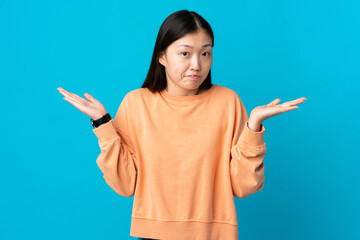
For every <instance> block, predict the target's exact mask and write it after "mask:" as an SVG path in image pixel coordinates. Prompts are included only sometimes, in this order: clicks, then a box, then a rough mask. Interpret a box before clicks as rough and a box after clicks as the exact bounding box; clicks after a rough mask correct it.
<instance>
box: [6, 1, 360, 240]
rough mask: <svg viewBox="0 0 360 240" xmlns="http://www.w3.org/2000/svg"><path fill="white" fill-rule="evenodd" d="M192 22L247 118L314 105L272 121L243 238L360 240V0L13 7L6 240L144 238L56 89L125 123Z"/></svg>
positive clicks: (87, 128)
mask: <svg viewBox="0 0 360 240" xmlns="http://www.w3.org/2000/svg"><path fill="white" fill-rule="evenodd" d="M180 2H181V3H180ZM181 9H188V10H192V11H196V12H197V13H199V14H200V15H202V16H203V17H204V18H205V19H206V20H207V21H208V22H209V23H210V25H211V26H212V28H213V31H214V34H215V45H214V50H213V51H214V52H213V53H214V60H213V66H212V76H213V83H215V84H220V85H222V86H226V87H229V88H231V89H233V90H235V91H236V92H237V93H238V95H239V96H240V97H241V99H242V100H243V102H244V104H245V106H246V108H247V111H248V113H250V112H251V110H252V109H253V108H255V107H256V106H260V105H265V104H267V103H269V102H271V101H272V100H274V99H276V98H280V99H281V102H280V103H283V102H286V101H290V100H294V99H297V98H300V97H306V98H307V99H308V100H307V101H305V103H303V104H300V105H299V107H300V108H299V109H295V110H292V111H290V112H286V113H283V114H281V115H278V116H274V117H272V118H270V119H267V120H265V121H264V122H263V124H264V126H265V128H266V132H265V137H264V138H265V142H266V143H267V154H266V156H265V159H264V163H265V178H266V180H265V185H264V188H263V189H262V190H261V191H259V192H257V193H255V194H253V195H250V196H249V197H247V198H242V199H239V198H235V199H236V207H237V214H238V221H239V239H277V240H281V239H284V240H285V239H286V240H288V239H299V240H303V239H360V230H359V229H360V217H359V216H360V215H359V214H360V211H359V205H358V204H359V202H360V201H359V200H360V197H359V183H358V180H359V178H358V177H357V176H358V175H359V174H358V172H359V170H358V169H359V166H360V164H359V160H360V159H359V154H358V152H357V149H359V144H358V143H359V140H358V137H359V127H358V124H357V121H358V120H359V104H358V101H359V98H358V94H356V92H359V80H360V74H359V66H360V61H359V56H360V47H359V43H360V32H359V29H360V14H359V13H360V4H359V1H355V0H354V1H344V0H342V1H340V0H338V1H329V0H321V1H320V0H302V1H300V0H299V1H289V0H282V1H279V0H277V1H266V0H254V1H196V2H194V1H178V2H175V3H170V2H169V1H152V2H149V1H128V2H125V1H76V0H71V1H63V0H62V1H36V0H32V1H14V0H13V1H10V0H0V34H1V35H0V79H1V87H0V98H1V110H2V111H1V125H2V127H1V133H2V134H1V135H2V137H1V153H2V156H1V168H0V169H1V172H0V180H1V181H0V182H1V185H0V187H1V189H0V190H1V191H0V201H1V205H0V206H1V209H0V211H1V213H0V228H1V229H0V239H106V238H108V239H135V238H133V237H130V236H129V232H130V223H131V210H132V201H133V197H131V198H126V197H121V196H119V195H117V194H116V193H115V192H114V191H113V190H112V189H111V188H110V187H109V186H108V185H106V182H105V180H104V179H103V177H102V173H101V171H100V169H99V168H98V166H97V165H96V162H95V161H96V158H97V156H98V155H99V154H100V148H99V146H98V141H97V138H96V136H95V134H94V133H93V131H92V129H93V128H92V126H91V124H90V120H89V119H90V118H89V117H88V116H86V115H85V114H83V113H81V112H80V111H79V110H78V109H76V108H75V107H74V106H73V105H71V104H70V103H69V102H67V101H65V100H63V95H61V94H60V93H59V92H58V90H57V89H56V88H57V87H62V88H64V89H66V90H68V91H70V92H73V93H76V94H78V95H79V96H81V97H84V95H83V94H84V93H86V92H88V93H90V94H92V95H93V96H94V97H95V98H96V99H98V100H99V101H101V102H102V103H103V104H104V106H106V108H107V110H108V112H110V114H112V115H113V116H114V115H115V113H116V110H117V108H118V107H119V104H120V103H121V101H122V99H123V97H124V96H125V94H126V93H127V92H129V91H131V90H133V89H136V88H139V87H141V85H142V83H143V81H144V80H145V76H146V73H147V71H148V68H149V65H150V60H151V56H152V51H153V48H154V44H155V40H156V36H157V33H158V30H159V28H160V25H161V23H162V21H163V20H164V19H165V18H166V17H167V16H168V15H170V14H171V13H173V12H175V11H177V10H181Z"/></svg>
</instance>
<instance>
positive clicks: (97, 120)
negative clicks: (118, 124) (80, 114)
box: [90, 113, 111, 128]
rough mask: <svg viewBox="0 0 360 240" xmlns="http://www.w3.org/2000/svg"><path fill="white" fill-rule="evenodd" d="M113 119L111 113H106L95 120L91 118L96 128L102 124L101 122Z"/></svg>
mask: <svg viewBox="0 0 360 240" xmlns="http://www.w3.org/2000/svg"><path fill="white" fill-rule="evenodd" d="M110 120H111V116H110V114H109V113H107V114H105V115H104V116H102V117H101V118H98V119H96V120H93V119H92V118H91V119H90V122H91V125H92V126H93V127H94V128H97V127H98V126H100V125H101V124H104V123H107V122H109V121H110Z"/></svg>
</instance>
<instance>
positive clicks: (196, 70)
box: [159, 29, 213, 96]
mask: <svg viewBox="0 0 360 240" xmlns="http://www.w3.org/2000/svg"><path fill="white" fill-rule="evenodd" d="M211 43H212V39H211V37H210V36H209V35H208V34H207V32H206V31H204V30H202V29H201V30H198V31H197V32H195V33H191V34H187V35H185V36H184V37H182V38H180V39H178V40H176V41H175V42H173V43H172V44H171V45H169V46H168V48H167V49H166V51H165V54H164V53H161V54H160V58H159V62H160V64H161V65H163V66H164V67H165V72H166V80H167V87H166V90H167V91H168V92H169V93H170V94H172V95H179V96H188V95H194V94H196V93H197V91H198V88H199V86H200V85H201V83H202V82H203V81H204V80H205V79H206V77H207V75H208V73H209V71H210V68H211V64H212V58H213V57H212V44H211ZM191 75H198V76H199V77H197V78H196V77H190V76H191Z"/></svg>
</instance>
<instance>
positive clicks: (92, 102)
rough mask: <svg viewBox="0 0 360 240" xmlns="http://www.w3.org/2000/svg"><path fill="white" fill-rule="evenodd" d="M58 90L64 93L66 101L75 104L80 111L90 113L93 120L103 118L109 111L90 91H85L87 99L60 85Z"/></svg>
mask: <svg viewBox="0 0 360 240" xmlns="http://www.w3.org/2000/svg"><path fill="white" fill-rule="evenodd" d="M57 90H59V92H60V93H61V94H62V95H64V96H65V97H64V98H63V99H65V100H66V101H68V102H69V103H71V104H72V105H74V107H76V108H77V109H79V110H80V112H82V113H84V114H86V115H88V116H89V117H91V118H92V119H93V120H96V119H98V118H101V117H102V116H104V115H105V114H106V113H107V111H106V108H105V107H104V105H102V104H101V102H99V101H98V100H96V99H95V98H94V97H93V96H91V95H90V94H88V93H85V94H84V96H85V98H86V99H84V98H81V97H79V96H78V95H76V94H75V93H71V92H68V91H66V90H65V89H63V88H61V87H58V88H57Z"/></svg>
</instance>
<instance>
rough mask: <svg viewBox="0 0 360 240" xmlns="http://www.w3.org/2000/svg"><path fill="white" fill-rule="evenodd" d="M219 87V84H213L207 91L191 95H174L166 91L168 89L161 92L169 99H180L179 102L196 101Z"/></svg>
mask: <svg viewBox="0 0 360 240" xmlns="http://www.w3.org/2000/svg"><path fill="white" fill-rule="evenodd" d="M217 87H218V84H212V85H211V87H210V88H209V89H208V90H207V91H205V92H203V93H200V94H198V95H190V96H176V95H172V94H170V93H168V91H166V89H163V90H161V92H160V94H161V95H162V96H164V97H166V98H169V99H172V100H175V101H179V102H184V101H185V102H186V101H194V100H197V99H201V98H204V97H206V96H208V95H209V94H210V93H212V92H213V91H214V89H215V88H217Z"/></svg>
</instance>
